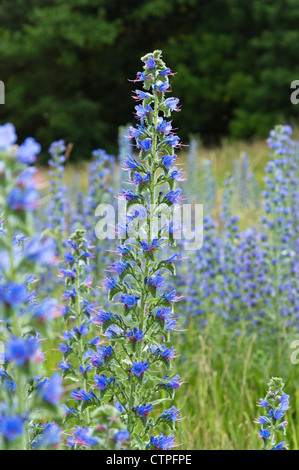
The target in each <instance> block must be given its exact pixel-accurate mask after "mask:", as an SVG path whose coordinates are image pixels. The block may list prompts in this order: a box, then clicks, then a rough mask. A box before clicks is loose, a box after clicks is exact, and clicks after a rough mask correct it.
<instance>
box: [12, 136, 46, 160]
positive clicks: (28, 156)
mask: <svg viewBox="0 0 299 470" xmlns="http://www.w3.org/2000/svg"><path fill="white" fill-rule="evenodd" d="M40 151H41V146H40V144H39V143H38V142H36V140H35V139H34V138H33V137H28V138H27V139H26V140H25V141H24V143H23V144H22V145H21V146H20V147H19V148H18V150H17V152H16V157H17V159H18V160H19V161H20V162H21V163H25V164H26V165H32V164H33V163H35V161H36V156H37V155H38V154H39V153H40Z"/></svg>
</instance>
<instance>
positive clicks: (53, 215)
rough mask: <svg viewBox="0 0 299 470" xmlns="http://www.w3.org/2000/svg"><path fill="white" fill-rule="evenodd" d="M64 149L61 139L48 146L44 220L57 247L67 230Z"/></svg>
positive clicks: (65, 148)
mask: <svg viewBox="0 0 299 470" xmlns="http://www.w3.org/2000/svg"><path fill="white" fill-rule="evenodd" d="M66 150H67V147H66V145H65V142H64V141H63V140H59V141H57V142H53V143H52V144H51V146H50V148H49V153H50V156H51V158H50V159H49V161H48V163H49V166H50V171H49V177H50V189H49V195H50V199H49V203H48V207H47V210H46V214H47V219H46V221H45V222H46V227H45V228H46V229H48V230H50V231H51V233H53V234H55V236H56V238H57V241H58V247H60V243H61V236H62V238H63V235H64V236H65V235H66V230H67V217H68V214H67V213H68V203H67V199H66V186H65V184H64V181H63V177H64V164H65V162H66V156H65V152H66Z"/></svg>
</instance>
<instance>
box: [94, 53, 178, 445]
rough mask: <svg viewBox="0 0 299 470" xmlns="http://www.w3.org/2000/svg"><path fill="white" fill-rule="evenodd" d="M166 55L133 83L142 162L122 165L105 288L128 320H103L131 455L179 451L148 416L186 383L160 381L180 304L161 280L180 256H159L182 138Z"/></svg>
mask: <svg viewBox="0 0 299 470" xmlns="http://www.w3.org/2000/svg"><path fill="white" fill-rule="evenodd" d="M161 56H162V54H161V52H160V51H155V52H154V53H152V54H148V55H146V56H145V57H143V58H142V61H143V63H144V70H143V72H142V73H141V72H140V73H138V74H137V80H136V81H137V82H143V87H144V90H145V91H144V92H141V91H140V90H139V91H137V92H136V96H137V97H138V100H140V101H141V102H142V104H138V105H136V106H135V110H136V117H137V119H139V124H138V125H137V126H136V128H134V127H130V129H129V135H130V137H131V138H132V139H135V141H136V146H137V148H138V149H139V159H138V161H137V160H135V159H133V158H132V157H131V156H129V155H128V156H127V157H126V158H125V160H124V164H123V168H124V170H125V171H128V173H129V177H130V180H131V183H132V186H133V188H132V190H126V191H122V193H121V195H122V197H123V198H124V199H125V200H126V201H127V216H126V221H125V223H124V224H122V225H121V226H120V227H119V231H118V233H121V234H122V242H123V244H122V245H120V246H119V247H118V250H117V254H118V255H119V256H120V261H116V262H115V263H113V264H112V265H111V266H110V269H111V270H112V271H113V277H110V278H108V279H106V281H105V283H104V288H107V289H108V290H109V298H110V299H115V301H116V302H120V304H121V305H122V306H123V314H122V315H121V316H120V315H116V314H114V313H111V312H104V313H105V314H104V313H102V314H101V316H98V322H99V323H101V324H102V327H103V333H104V334H105V335H106V336H107V337H108V338H109V339H110V344H111V347H112V350H113V357H112V360H111V361H109V363H107V365H106V366H105V367H106V368H107V369H108V370H111V372H112V374H113V376H114V377H115V380H116V383H117V389H115V391H114V394H112V395H111V393H110V395H109V390H108V396H107V399H109V401H110V402H111V401H113V400H114V399H115V400H117V403H116V404H115V406H117V409H118V410H119V413H120V415H121V420H122V421H123V422H124V423H126V427H127V430H128V432H129V433H130V442H131V448H132V449H136V448H137V449H145V448H161V449H170V448H171V447H173V446H174V445H175V441H174V436H173V435H171V436H170V437H167V436H164V435H163V434H160V436H159V437H155V435H156V428H157V427H159V426H160V424H161V423H163V422H164V418H165V416H166V415H165V414H164V415H161V413H160V415H158V417H159V416H163V418H160V419H156V420H154V418H153V417H151V415H153V416H154V414H155V412H156V410H155V408H154V407H155V406H157V405H160V403H162V402H164V401H165V398H161V395H160V393H161V390H162V389H163V390H165V391H166V392H167V393H168V397H169V399H172V398H173V394H174V389H175V388H177V387H179V386H180V385H181V382H179V377H177V376H176V384H177V386H176V387H174V386H171V385H168V384H172V380H174V379H173V378H171V377H170V376H166V377H165V378H164V379H163V378H162V377H164V376H165V369H169V370H171V368H172V361H173V359H174V358H175V357H176V356H175V353H176V351H174V349H173V347H172V346H171V344H169V340H170V331H171V330H173V329H175V327H176V319H175V317H174V304H175V302H178V301H179V300H180V298H179V297H178V296H177V295H176V292H175V291H171V292H168V291H165V280H164V278H165V276H166V275H169V274H170V273H172V274H173V273H174V263H175V261H176V256H172V257H169V254H168V253H165V254H164V255H168V257H167V259H163V258H162V257H161V254H162V251H163V250H162V248H163V247H164V246H165V244H166V243H167V242H168V241H169V240H170V239H171V238H172V234H173V230H172V224H171V222H172V221H171V218H172V210H173V206H174V204H177V202H178V201H179V200H180V199H181V196H180V190H177V189H175V186H176V181H177V179H176V178H173V176H172V174H171V171H172V167H173V165H174V163H175V162H176V160H177V156H176V155H175V147H178V146H179V137H178V136H176V135H174V133H173V132H172V126H171V122H169V121H167V120H166V118H167V117H169V116H170V115H171V112H172V111H177V110H178V99H175V98H168V99H167V100H166V99H165V92H166V91H168V90H169V88H170V85H169V80H168V77H169V75H170V73H171V72H170V70H169V69H168V68H167V67H166V65H165V63H164V62H163V60H162V57H161ZM161 214H162V215H163V217H164V219H165V222H164V223H161V221H162V220H163V217H162V216H161ZM129 234H130V235H129ZM117 276H118V280H117V279H116V277H117ZM159 375H160V378H159ZM152 400H153V401H152ZM160 412H161V410H160ZM167 416H168V415H167ZM158 417H157V418H158ZM176 418H177V413H171V420H170V421H171V422H172V423H174V422H175V421H176Z"/></svg>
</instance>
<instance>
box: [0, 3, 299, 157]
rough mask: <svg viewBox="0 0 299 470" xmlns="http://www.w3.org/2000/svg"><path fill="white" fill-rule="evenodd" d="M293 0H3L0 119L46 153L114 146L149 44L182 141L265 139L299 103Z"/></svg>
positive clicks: (81, 153)
mask: <svg viewBox="0 0 299 470" xmlns="http://www.w3.org/2000/svg"><path fill="white" fill-rule="evenodd" d="M298 22H299V3H298V1H297V0H275V2H273V0H263V1H262V2H261V1H260V0H251V1H250V2H240V0H226V1H225V2H224V1H223V0H167V1H165V0H142V1H141V0H130V1H129V2H127V1H122V0H68V1H67V2H65V1H63V0H26V2H24V0H14V1H13V2H12V1H11V0H1V5H0V34H1V43H0V54H1V74H0V79H1V80H3V81H4V82H5V85H6V105H5V106H2V107H1V109H0V111H1V116H0V123H3V122H5V121H11V122H13V123H14V124H15V126H16V128H17V130H18V134H19V138H20V140H21V139H22V138H23V137H26V136H28V135H32V134H33V130H34V135H33V136H34V137H35V138H36V139H37V140H39V141H40V142H41V143H42V146H43V148H44V149H46V148H47V147H48V146H49V143H50V142H51V141H52V140H54V139H58V138H64V139H65V140H66V141H68V142H73V143H74V151H73V153H72V159H73V160H76V159H77V160H81V159H84V158H87V157H88V156H89V152H90V151H91V150H92V149H94V148H98V147H101V148H105V149H106V150H107V151H109V152H116V151H117V150H116V148H117V131H118V126H120V125H125V124H127V123H128V122H130V121H133V117H132V105H133V103H132V100H131V98H130V94H131V93H130V91H131V89H133V87H134V84H132V83H130V82H128V81H127V78H130V79H134V78H135V74H136V71H137V70H136V69H138V67H141V64H140V60H139V59H140V56H142V55H143V54H144V53H146V52H148V51H151V50H153V49H155V48H160V49H162V50H163V52H164V57H165V60H166V62H167V64H168V65H169V66H170V67H171V68H172V70H174V71H176V72H177V75H175V77H174V83H173V87H174V90H175V96H178V97H179V98H180V100H181V104H182V106H183V109H184V112H183V113H180V114H179V115H178V116H176V123H175V124H176V125H177V126H178V127H179V129H180V132H179V134H180V137H181V138H182V139H183V141H185V142H186V143H187V142H188V136H189V134H190V133H192V134H197V135H198V136H199V137H200V138H201V140H202V142H203V143H204V144H205V145H206V144H208V145H211V144H217V143H218V142H220V141H221V139H222V138H223V137H224V136H228V137H229V138H230V137H233V138H250V137H252V136H261V137H263V138H264V137H265V136H266V135H267V134H268V131H269V129H270V128H271V127H273V126H274V125H275V124H276V123H278V122H280V123H285V122H287V121H288V122H289V123H294V121H295V120H296V117H298V112H299V106H294V105H292V104H291V102H290V93H291V91H290V83H291V82H292V81H293V80H295V79H298V78H299V60H298V43H299V29H298Z"/></svg>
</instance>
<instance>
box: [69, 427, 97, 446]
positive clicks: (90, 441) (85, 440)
mask: <svg viewBox="0 0 299 470" xmlns="http://www.w3.org/2000/svg"><path fill="white" fill-rule="evenodd" d="M67 443H68V445H69V446H70V447H74V446H75V445H78V446H82V447H93V446H96V445H97V444H98V443H99V438H98V437H96V436H92V435H91V430H90V429H88V428H84V427H83V428H79V426H75V433H74V437H73V438H69V439H68V441H67Z"/></svg>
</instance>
